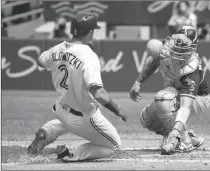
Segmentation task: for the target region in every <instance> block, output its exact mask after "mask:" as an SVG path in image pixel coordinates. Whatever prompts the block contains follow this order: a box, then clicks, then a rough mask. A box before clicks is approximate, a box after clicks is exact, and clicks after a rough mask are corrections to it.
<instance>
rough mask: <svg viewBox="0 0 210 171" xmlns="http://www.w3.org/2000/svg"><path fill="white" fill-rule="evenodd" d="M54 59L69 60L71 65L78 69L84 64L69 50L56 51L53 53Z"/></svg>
mask: <svg viewBox="0 0 210 171" xmlns="http://www.w3.org/2000/svg"><path fill="white" fill-rule="evenodd" d="M52 59H53V61H54V62H56V61H64V62H68V63H69V64H70V65H72V66H73V67H74V68H76V69H78V68H79V67H80V65H81V64H82V61H81V60H79V59H78V58H77V57H76V56H75V55H73V54H71V53H69V52H59V53H56V52H54V53H52Z"/></svg>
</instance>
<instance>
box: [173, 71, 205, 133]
mask: <svg viewBox="0 0 210 171" xmlns="http://www.w3.org/2000/svg"><path fill="white" fill-rule="evenodd" d="M201 79H202V78H201V77H200V75H199V71H198V70H196V71H195V72H194V73H192V74H189V75H186V76H183V77H182V78H181V79H180V81H181V83H182V87H181V92H180V108H179V110H178V111H177V115H176V119H175V125H174V129H175V130H178V131H179V132H181V133H182V131H183V130H184V128H185V125H186V122H187V120H188V118H189V116H190V110H191V107H192V104H193V101H194V99H195V98H196V96H197V93H198V88H199V83H200V80H201Z"/></svg>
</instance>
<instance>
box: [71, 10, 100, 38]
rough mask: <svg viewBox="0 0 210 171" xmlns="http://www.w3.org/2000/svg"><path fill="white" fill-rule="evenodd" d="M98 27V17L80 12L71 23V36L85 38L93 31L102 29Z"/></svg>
mask: <svg viewBox="0 0 210 171" xmlns="http://www.w3.org/2000/svg"><path fill="white" fill-rule="evenodd" d="M100 28H101V27H100V26H98V25H97V19H96V16H95V15H94V14H92V13H90V12H79V13H77V14H76V15H75V16H74V17H73V19H72V21H71V31H70V32H71V34H72V35H74V36H85V35H86V34H88V33H89V32H90V31H91V30H94V29H100Z"/></svg>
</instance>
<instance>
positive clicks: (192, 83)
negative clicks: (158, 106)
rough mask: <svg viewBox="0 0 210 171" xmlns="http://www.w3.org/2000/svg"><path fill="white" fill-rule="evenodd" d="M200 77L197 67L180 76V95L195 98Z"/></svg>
mask: <svg viewBox="0 0 210 171" xmlns="http://www.w3.org/2000/svg"><path fill="white" fill-rule="evenodd" d="M201 79H202V75H201V72H200V71H199V70H198V69H197V70H196V71H195V72H193V73H191V74H188V75H185V76H183V77H181V79H180V81H181V91H180V96H189V97H192V98H196V96H197V95H198V90H199V85H200V81H201Z"/></svg>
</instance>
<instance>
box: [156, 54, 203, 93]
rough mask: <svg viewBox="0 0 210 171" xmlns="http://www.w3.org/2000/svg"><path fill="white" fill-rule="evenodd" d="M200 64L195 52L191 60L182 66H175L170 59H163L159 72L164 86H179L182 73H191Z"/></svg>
mask: <svg viewBox="0 0 210 171" xmlns="http://www.w3.org/2000/svg"><path fill="white" fill-rule="evenodd" d="M199 65H200V60H199V58H198V56H197V54H194V55H193V60H191V61H190V62H189V63H186V64H185V65H183V66H176V65H174V64H173V63H172V61H171V59H164V60H162V61H161V64H160V73H161V76H162V78H163V81H164V87H165V88H166V87H174V88H176V89H178V88H180V86H181V82H180V78H181V77H182V76H184V75H187V74H190V73H193V72H194V71H195V70H196V69H197V68H198V66H199Z"/></svg>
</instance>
